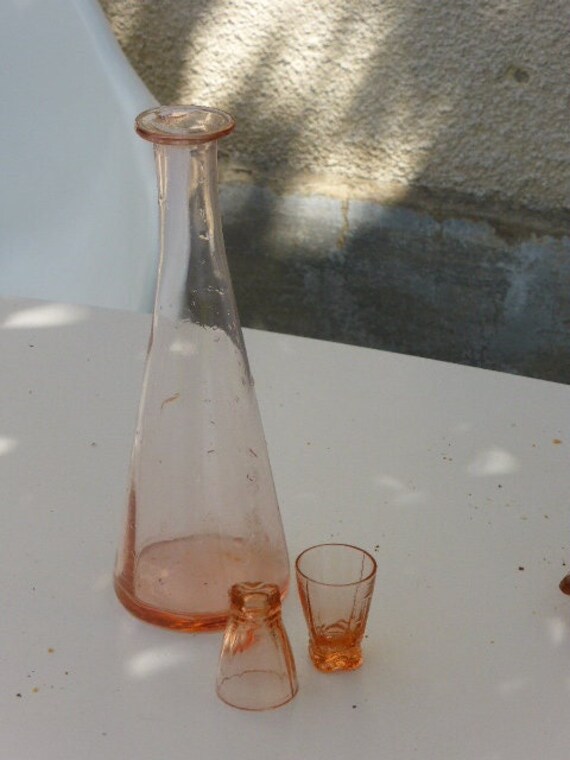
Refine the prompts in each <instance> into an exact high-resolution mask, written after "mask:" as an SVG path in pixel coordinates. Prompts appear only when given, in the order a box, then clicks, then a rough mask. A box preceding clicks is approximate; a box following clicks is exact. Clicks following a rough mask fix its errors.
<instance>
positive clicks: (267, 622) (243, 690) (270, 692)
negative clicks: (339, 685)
mask: <svg viewBox="0 0 570 760" xmlns="http://www.w3.org/2000/svg"><path fill="white" fill-rule="evenodd" d="M297 690H298V685H297V672H296V669H295V660H294V659H293V653H292V651H291V646H290V644H289V639H288V637H287V632H286V631H285V628H284V626H283V622H282V620H281V594H280V591H279V587H278V586H277V585H276V584H273V583H236V584H235V585H234V586H232V588H231V589H230V617H229V620H228V624H227V627H226V630H225V633H224V640H223V643H222V651H221V654H220V662H219V666H218V678H217V683H216V692H217V694H218V696H219V697H220V699H221V700H222V701H224V702H226V704H228V705H231V706H232V707H239V708H241V709H242V710H269V709H271V708H273V707H280V706H281V705H284V704H286V703H287V702H289V701H290V700H291V699H293V697H294V696H295V694H296V693H297Z"/></svg>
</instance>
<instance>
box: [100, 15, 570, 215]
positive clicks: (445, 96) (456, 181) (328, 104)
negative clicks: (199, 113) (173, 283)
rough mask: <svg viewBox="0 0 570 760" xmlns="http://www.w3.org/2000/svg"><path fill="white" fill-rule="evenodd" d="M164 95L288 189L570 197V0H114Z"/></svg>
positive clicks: (559, 205) (542, 202)
mask: <svg viewBox="0 0 570 760" xmlns="http://www.w3.org/2000/svg"><path fill="white" fill-rule="evenodd" d="M101 4H102V6H103V8H104V10H105V12H106V13H107V15H108V17H109V19H110V20H111V24H112V27H113V29H114V32H115V34H116V36H117V37H118V39H119V41H120V42H121V44H122V46H123V48H124V49H125V51H126V53H127V55H128V56H129V58H130V60H131V62H132V63H133V65H134V66H135V68H136V69H137V70H138V72H139V74H140V75H141V77H142V78H143V80H144V81H145V82H146V83H147V85H148V86H149V88H150V89H151V91H152V92H153V93H154V94H155V95H156V97H157V98H158V99H159V100H160V101H161V102H176V101H178V102H183V101H186V102H202V103H205V104H210V105H215V106H218V107H221V108H225V109H227V110H229V111H231V112H232V113H233V114H234V115H235V116H236V117H237V120H238V130H237V132H236V133H235V135H234V136H232V138H231V141H228V143H227V145H226V147H225V150H226V151H228V152H229V154H230V156H229V157H230V159H231V163H232V165H233V167H234V168H235V169H236V170H237V171H238V172H240V171H243V172H244V176H246V175H253V177H254V181H257V180H258V179H259V177H262V178H263V180H264V181H273V182H280V183H281V184H282V185H284V186H285V188H286V190H287V191H288V192H298V191H300V190H302V188H303V187H304V186H308V185H307V182H306V176H307V175H310V176H311V178H312V179H311V182H312V185H313V186H314V187H316V188H317V190H318V192H324V193H326V192H327V189H330V190H331V191H332V192H334V191H335V188H336V189H337V190H338V188H339V187H341V188H343V192H346V194H347V195H351V196H353V197H356V196H359V195H360V196H361V197H362V196H363V195H364V196H367V197H371V198H377V199H381V200H386V199H388V200H390V199H398V198H401V197H405V196H406V194H407V193H408V191H409V189H410V188H418V187H419V188H427V189H428V190H430V191H434V192H436V193H443V194H446V195H449V196H453V195H454V194H461V195H464V194H467V195H468V196H472V197H474V198H475V199H477V200H479V201H484V202H488V203H494V202H499V203H506V204H508V205H510V206H514V207H528V208H533V209H537V210H540V211H543V212H548V211H553V210H561V209H568V208H569V207H570V130H569V129H568V115H569V111H570V87H569V77H570V73H569V72H570V42H569V30H570V3H569V2H568V0H547V1H546V2H545V1H544V0H478V2H473V0H351V1H350V2H346V0H255V1H254V2H252V1H251V0H192V1H190V0H101Z"/></svg>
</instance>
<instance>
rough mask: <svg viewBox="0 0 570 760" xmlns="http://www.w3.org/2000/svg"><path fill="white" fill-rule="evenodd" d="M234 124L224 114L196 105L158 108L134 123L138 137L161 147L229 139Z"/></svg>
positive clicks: (152, 109)
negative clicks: (227, 136) (226, 137)
mask: <svg viewBox="0 0 570 760" xmlns="http://www.w3.org/2000/svg"><path fill="white" fill-rule="evenodd" d="M234 127H235V120H234V118H233V117H232V116H230V114H228V113H226V112H225V111H220V110H218V109H217V108H209V107H207V106H197V105H170V106H158V108H150V109H149V110H148V111H143V112H142V113H141V114H139V115H138V116H137V118H136V120H135V128H136V131H137V133H138V134H139V135H140V136H141V137H143V138H144V139H145V140H149V141H150V142H153V143H159V144H162V145H199V144H201V143H207V142H211V141H212V140H218V139H220V138H221V137H225V136H226V135H228V134H229V133H230V132H231V131H232V130H233V129H234Z"/></svg>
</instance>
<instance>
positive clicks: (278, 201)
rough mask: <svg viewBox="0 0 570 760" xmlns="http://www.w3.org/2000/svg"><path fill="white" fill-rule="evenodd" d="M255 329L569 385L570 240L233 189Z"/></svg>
mask: <svg viewBox="0 0 570 760" xmlns="http://www.w3.org/2000/svg"><path fill="white" fill-rule="evenodd" d="M222 206H223V211H224V231H225V236H226V242H227V249H228V257H229V262H230V268H231V271H232V275H233V282H234V288H235V290H236V297H237V301H238V306H239V309H240V315H241V318H242V321H243V322H244V324H246V325H248V326H251V327H259V328H264V329H269V330H275V331H278V332H289V333H294V334H299V335H309V336H312V337H316V338H323V339H331V340H337V341H341V342H346V343H355V344H359V345H363V346H369V347H371V348H382V349H388V350H392V351H403V352H405V353H410V354H415V355H420V356H428V357H432V358H436V359H443V360H445V361H451V362H459V363H463V364H471V365H476V366H481V367H486V368H490V369H498V370H502V371H508V372H516V373H519V374H524V375H528V376H534V377H540V378H544V379H549V380H555V381H558V382H565V383H568V382H570V340H569V338H568V335H569V330H570V236H557V237H554V236H549V235H546V234H537V233H532V232H529V233H528V235H526V236H518V235H516V234H512V230H510V233H509V231H507V230H506V228H503V227H500V228H498V229H495V228H494V227H493V226H492V225H490V224H488V223H487V222H481V221H473V220H467V219H453V218H451V219H436V218H435V217H434V216H432V215H430V214H427V213H421V212H418V211H417V210H414V209H411V208H406V207H403V206H395V207H394V206H382V205H379V204H374V203H368V202H363V201H351V202H348V203H347V202H344V201H341V200H334V199H331V198H326V197H319V196H314V197H312V198H306V197H305V198H295V197H290V196H289V197H283V196H280V195H277V194H275V193H273V192H272V191H271V190H269V189H261V188H259V187H255V186H250V187H246V186H244V185H236V186H225V187H224V188H223V192H222Z"/></svg>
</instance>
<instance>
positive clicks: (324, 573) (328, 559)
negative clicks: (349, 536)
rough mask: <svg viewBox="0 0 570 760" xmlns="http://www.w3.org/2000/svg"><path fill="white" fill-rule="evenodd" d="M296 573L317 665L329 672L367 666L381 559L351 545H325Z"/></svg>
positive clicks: (310, 552) (301, 561)
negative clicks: (366, 641) (365, 648)
mask: <svg viewBox="0 0 570 760" xmlns="http://www.w3.org/2000/svg"><path fill="white" fill-rule="evenodd" d="M296 569H297V585H298V588H299V596H300V598H301V604H302V605H303V612H304V614H305V618H306V621H307V626H308V628H309V655H310V657H311V660H312V661H313V664H314V665H315V667H317V668H318V669H319V670H321V671H323V672H325V673H331V672H333V671H335V670H356V668H359V667H360V666H361V665H362V647H361V642H362V637H363V636H364V630H365V628H366V619H367V617H368V610H369V608H370V601H371V599H372V592H373V591H374V581H375V578H376V561H375V559H374V558H373V557H372V556H371V555H370V554H368V552H366V551H364V550H363V549H359V548H358V547H356V546H350V545H349V544H320V545H319V546H312V547H311V548H310V549H305V551H304V552H302V553H301V554H300V555H299V556H298V557H297V562H296Z"/></svg>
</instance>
